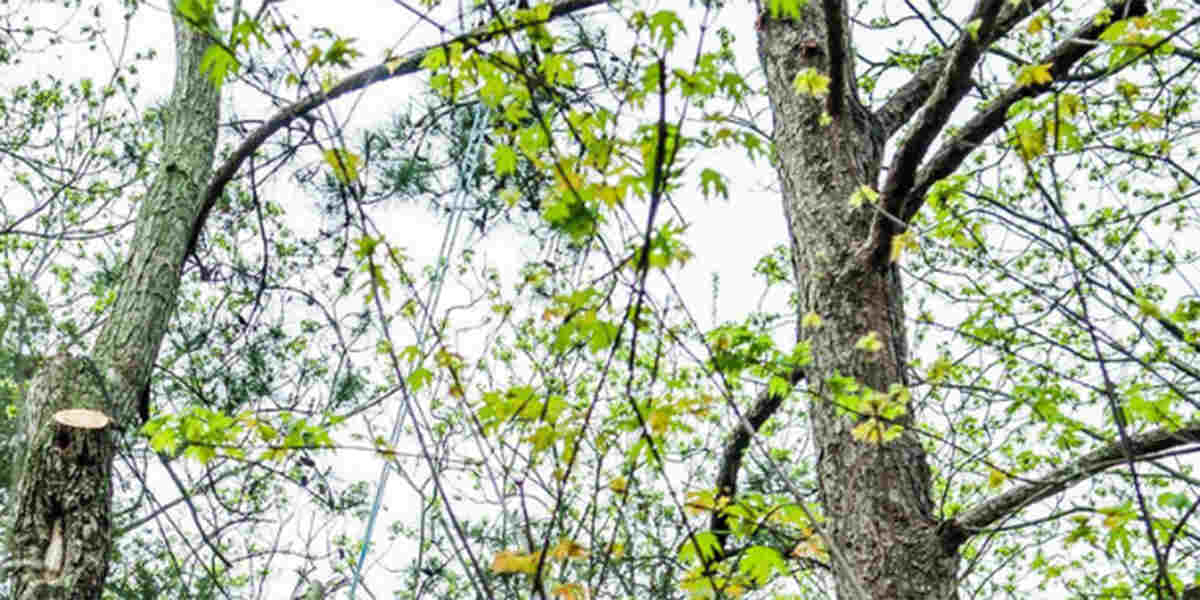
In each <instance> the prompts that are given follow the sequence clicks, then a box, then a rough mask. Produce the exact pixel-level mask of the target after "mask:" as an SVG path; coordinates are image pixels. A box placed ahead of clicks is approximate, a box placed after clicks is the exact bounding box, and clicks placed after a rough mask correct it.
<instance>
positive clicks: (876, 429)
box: [850, 419, 884, 444]
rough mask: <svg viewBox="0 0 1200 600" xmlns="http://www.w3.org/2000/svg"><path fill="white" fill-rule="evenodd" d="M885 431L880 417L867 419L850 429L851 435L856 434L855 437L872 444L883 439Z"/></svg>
mask: <svg viewBox="0 0 1200 600" xmlns="http://www.w3.org/2000/svg"><path fill="white" fill-rule="evenodd" d="M883 433H884V427H883V423H882V422H881V421H879V420H878V419H867V420H866V421H863V422H862V423H859V424H858V425H855V426H854V429H852V430H850V435H852V436H854V439H856V440H858V441H860V442H868V443H871V444H878V443H879V442H881V441H883Z"/></svg>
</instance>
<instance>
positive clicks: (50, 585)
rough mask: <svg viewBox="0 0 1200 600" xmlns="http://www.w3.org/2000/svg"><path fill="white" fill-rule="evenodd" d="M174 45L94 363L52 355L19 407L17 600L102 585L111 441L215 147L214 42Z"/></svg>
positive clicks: (146, 369) (141, 383)
mask: <svg viewBox="0 0 1200 600" xmlns="http://www.w3.org/2000/svg"><path fill="white" fill-rule="evenodd" d="M175 42H176V70H175V83H174V89H173V91H172V94H171V99H170V102H169V104H168V109H167V110H168V113H167V119H166V131H165V136H164V144H163V148H162V162H161V166H160V168H159V171H158V173H157V174H156V175H155V178H154V181H153V182H152V184H151V187H150V190H149V192H148V193H147V195H146V197H145V198H144V199H143V200H142V202H141V206H140V207H139V209H138V219H137V228H136V231H135V233H134V238H133V242H132V244H131V246H130V251H129V257H128V259H127V261H126V263H125V264H126V266H125V270H124V273H123V278H122V282H121V288H120V290H119V295H118V298H117V301H116V303H115V305H114V306H113V307H112V308H111V309H110V310H111V312H110V314H109V316H108V320H107V322H106V324H105V325H104V327H103V329H102V330H101V332H100V335H99V339H98V341H97V343H96V347H95V349H94V351H93V352H92V354H91V356H83V357H71V356H68V355H66V354H65V353H60V354H59V355H58V356H56V357H54V358H53V359H51V360H50V361H48V364H47V365H46V366H44V367H43V368H42V370H41V371H40V372H39V373H38V375H37V377H36V378H35V379H34V381H33V383H32V385H31V386H30V392H29V394H28V395H27V397H26V401H25V409H24V416H23V419H24V436H25V441H26V443H27V445H28V451H27V452H26V453H25V457H24V459H23V460H22V461H21V463H20V464H19V465H18V467H17V469H18V472H17V473H16V474H15V477H14V480H15V483H16V496H15V499H14V511H13V524H12V529H11V537H10V539H9V556H10V561H11V562H10V566H11V567H12V568H11V575H10V576H11V577H12V580H11V581H12V589H13V597H14V598H16V599H17V600H25V599H27V598H73V599H98V598H100V597H101V592H102V590H103V587H104V580H105V577H106V575H107V573H108V561H109V558H110V556H111V550H112V519H111V513H112V493H111V492H112V489H111V488H112V482H111V477H112V466H113V458H114V453H115V450H114V449H115V441H116V438H115V436H117V435H120V434H122V433H123V432H130V431H133V430H135V429H136V428H137V427H138V426H140V424H141V422H142V418H143V416H144V413H145V411H146V409H145V407H146V406H147V402H148V397H147V395H146V394H147V391H148V385H149V380H150V370H151V368H152V367H153V365H154V361H155V358H156V357H157V355H158V349H159V345H160V344H161V342H162V339H163V336H164V334H165V333H166V328H167V324H168V321H169V319H170V317H171V313H172V312H173V311H174V309H175V298H176V292H177V290H178V288H179V280H180V271H181V268H182V265H183V261H184V259H185V257H186V255H187V248H188V242H189V239H190V236H191V229H192V225H193V223H195V222H196V220H197V216H198V215H199V214H200V210H201V206H202V203H203V195H202V192H203V190H204V186H205V184H206V183H207V181H208V178H209V175H210V172H211V170H212V163H213V151H214V148H215V146H216V138H217V119H218V110H217V109H218V101H219V95H218V92H217V90H216V89H215V88H214V86H213V85H212V84H211V83H210V81H209V79H208V76H207V75H206V74H205V73H204V72H203V70H201V68H200V62H201V58H202V57H203V55H204V52H205V50H206V49H207V48H208V46H209V44H210V41H209V39H208V37H207V36H206V35H205V34H204V33H201V32H197V31H194V30H193V29H191V28H190V27H189V26H187V25H186V24H185V23H183V21H182V19H180V18H179V17H178V16H176V17H175ZM70 408H76V409H78V408H86V409H92V410H95V411H99V412H102V413H104V414H105V415H107V416H108V418H109V419H110V422H109V424H108V426H107V427H103V428H99V429H89V428H82V427H76V426H72V425H71V424H69V422H68V423H64V422H63V421H64V420H63V419H61V418H60V419H59V420H57V421H56V420H55V419H54V416H55V413H57V412H58V411H60V410H63V409H70ZM139 413H141V414H139ZM68 421H69V420H68Z"/></svg>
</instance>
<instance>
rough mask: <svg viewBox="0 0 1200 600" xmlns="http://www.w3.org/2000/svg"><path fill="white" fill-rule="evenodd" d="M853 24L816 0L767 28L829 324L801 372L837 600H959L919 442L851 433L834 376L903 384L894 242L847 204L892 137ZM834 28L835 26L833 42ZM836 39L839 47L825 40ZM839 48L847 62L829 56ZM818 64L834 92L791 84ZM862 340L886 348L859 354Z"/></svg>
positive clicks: (795, 193) (804, 263) (765, 51)
mask: <svg viewBox="0 0 1200 600" xmlns="http://www.w3.org/2000/svg"><path fill="white" fill-rule="evenodd" d="M847 25H848V23H846V22H844V21H842V22H841V23H837V22H834V23H832V24H831V23H827V20H826V18H825V13H824V12H823V11H822V10H821V8H820V3H819V2H816V1H810V2H808V6H807V7H806V8H804V9H803V13H802V17H801V18H800V19H799V20H792V19H787V18H777V19H772V18H764V20H763V22H762V27H761V31H760V33H759V56H760V59H761V60H762V63H763V66H764V68H765V69H766V79H767V82H768V93H769V96H770V101H771V107H772V109H773V113H774V117H775V123H774V141H775V151H776V156H775V160H776V166H777V169H778V172H779V179H780V182H781V185H782V192H783V208H784V214H785V216H786V219H787V225H788V231H789V232H790V234H791V241H792V256H793V268H794V270H795V279H796V287H797V289H796V291H797V295H798V298H799V308H798V311H799V314H800V315H801V316H803V315H806V314H808V313H810V312H812V313H815V314H816V315H818V316H819V317H820V318H821V319H822V321H823V323H822V325H821V326H820V327H817V328H810V329H803V330H801V331H800V332H799V335H800V337H801V338H807V339H809V340H810V341H811V343H812V356H813V362H812V364H811V365H810V366H808V367H807V368H806V378H807V380H808V392H809V395H810V397H811V409H810V413H811V426H812V434H813V439H814V442H815V447H816V450H817V456H816V460H817V473H818V478H819V483H820V498H821V502H822V505H823V509H824V516H825V518H826V519H827V522H826V526H827V527H828V531H827V532H828V534H829V535H830V537H831V538H832V539H830V540H827V544H829V545H831V546H836V549H837V550H838V551H839V553H840V554H841V557H842V558H844V560H845V564H839V562H840V561H838V560H834V561H833V562H834V573H835V578H836V580H837V589H838V596H839V597H841V598H858V597H859V596H860V595H861V593H865V594H866V595H867V596H868V597H869V598H873V599H884V598H887V599H889V600H895V599H909V598H912V599H917V598H919V599H921V600H929V599H935V598H936V599H945V598H956V597H957V593H956V583H957V580H956V573H957V568H958V562H959V561H958V553H957V545H958V543H957V542H956V541H955V540H954V539H952V536H950V535H947V536H945V537H946V538H947V539H945V540H943V536H941V535H940V532H941V531H942V528H939V524H938V521H937V518H936V517H935V515H934V514H933V503H932V501H931V499H930V484H931V476H930V469H929V464H928V461H927V459H926V453H925V450H924V449H923V448H922V446H921V444H920V441H919V440H918V438H917V437H916V436H915V435H914V434H912V433H911V432H909V431H907V430H906V431H905V432H904V433H903V434H901V435H900V436H899V437H898V438H896V439H894V440H892V441H888V442H883V443H875V442H870V441H867V442H862V441H858V440H856V439H855V438H854V437H853V436H852V435H851V430H852V429H853V428H854V427H855V426H856V425H858V424H859V423H861V422H862V421H863V420H864V419H865V418H866V417H863V416H855V415H848V414H846V413H845V411H839V409H838V406H837V403H836V402H835V400H834V394H835V390H834V386H831V383H830V377H832V376H835V375H839V376H842V377H850V378H853V379H855V380H856V381H857V382H858V383H859V385H862V386H867V387H870V388H872V389H874V390H876V391H878V392H881V393H886V392H887V391H888V390H889V388H890V387H891V386H893V385H895V384H898V385H906V381H905V373H904V369H905V363H906V360H907V359H906V355H907V347H906V344H907V342H906V334H905V325H904V320H903V294H902V289H901V284H900V279H899V272H898V270H897V268H896V265H895V264H894V263H892V262H890V261H889V260H888V253H887V252H886V248H884V249H882V250H884V252H882V253H881V252H880V250H881V248H879V245H880V244H881V243H883V242H882V241H881V240H882V238H880V237H879V236H878V235H874V234H875V233H877V232H875V231H874V223H875V220H876V212H875V210H874V209H873V207H871V206H861V207H858V208H851V206H850V204H849V200H850V198H851V196H852V194H854V192H855V191H856V190H858V189H859V187H860V186H863V185H866V186H870V187H872V188H874V187H876V182H877V181H878V177H879V171H880V163H881V160H882V154H883V146H884V143H885V139H886V137H887V135H886V133H885V131H884V128H883V127H882V125H881V124H880V123H878V122H877V121H876V120H875V119H874V118H873V117H872V115H871V114H870V113H869V112H867V111H866V109H865V108H863V107H862V106H861V105H860V104H859V102H858V99H857V94H856V92H855V85H854V77H853V73H852V72H851V68H850V64H851V62H852V61H850V60H846V59H845V57H847V56H853V55H852V54H850V48H851V45H850V40H849V33H848V31H849V28H848V26H847ZM831 27H840V32H839V31H833V34H834V35H833V36H830V35H829V33H830V28H831ZM831 37H832V38H833V39H840V40H841V47H840V48H838V47H836V46H834V47H832V48H831V47H830V46H829V44H827V42H826V40H827V39H830V38H831ZM838 52H840V53H841V55H840V59H839V57H838V56H832V55H834V54H836V53H838ZM831 66H832V68H833V69H834V71H835V72H832V73H831V72H830V69H831ZM810 67H811V68H813V69H814V70H815V71H816V72H819V73H822V74H827V73H828V74H830V76H831V90H830V94H829V95H828V96H827V97H825V98H820V99H818V98H815V97H813V96H809V95H803V94H801V93H798V92H797V91H796V89H795V88H794V87H793V81H794V79H795V77H796V75H797V74H798V73H801V72H804V71H805V70H806V69H808V68H810ZM839 67H840V69H839ZM823 115H825V117H824V118H823ZM823 122H824V124H823ZM881 256H882V259H881V258H880V257H881ZM868 335H874V336H876V338H877V339H878V340H879V341H880V342H881V343H882V349H881V350H878V351H874V352H871V351H866V350H859V349H856V348H855V345H856V342H858V341H859V340H860V339H862V338H864V337H865V336H868ZM899 423H900V424H902V425H905V426H907V425H910V424H911V423H912V418H911V416H910V415H906V416H904V417H901V419H900V420H899ZM834 558H835V559H836V558H837V557H836V556H835V557H834ZM847 567H848V568H847ZM860 591H861V592H860Z"/></svg>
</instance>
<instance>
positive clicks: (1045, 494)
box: [950, 422, 1200, 539]
mask: <svg viewBox="0 0 1200 600" xmlns="http://www.w3.org/2000/svg"><path fill="white" fill-rule="evenodd" d="M1128 440H1129V446H1128V448H1127V447H1126V446H1125V444H1124V443H1122V442H1121V441H1120V440H1117V441H1113V442H1110V443H1108V444H1106V445H1105V446H1103V447H1101V448H1099V449H1097V450H1094V451H1092V452H1091V453H1088V454H1086V455H1084V456H1082V457H1080V458H1079V460H1077V461H1075V462H1074V463H1072V464H1069V465H1067V466H1064V467H1062V468H1059V469H1057V470H1055V471H1054V472H1052V473H1050V474H1049V475H1048V476H1047V477H1045V478H1044V479H1042V480H1041V481H1036V482H1032V483H1026V484H1024V485H1020V486H1018V487H1015V488H1013V489H1011V490H1008V491H1007V492H1004V493H1002V494H1000V495H998V496H994V497H992V498H990V499H988V500H986V501H984V502H983V503H982V504H979V505H978V506H975V507H974V508H971V509H969V510H967V511H966V512H964V513H962V514H961V515H959V517H958V518H956V519H955V520H954V521H953V522H952V523H951V524H950V525H951V527H952V528H953V529H954V530H956V531H957V532H958V533H959V534H961V535H962V536H963V539H965V538H966V537H969V536H971V535H974V534H976V533H979V532H981V531H983V530H985V529H987V528H988V527H990V526H992V525H993V524H995V523H996V522H998V521H1000V520H1002V519H1005V518H1008V517H1010V516H1012V515H1014V514H1016V513H1017V512H1018V511H1020V510H1021V509H1022V508H1025V507H1026V506H1029V505H1031V504H1034V503H1035V502H1038V501H1041V500H1044V499H1046V498H1049V497H1051V496H1053V495H1055V494H1058V493H1060V492H1062V491H1064V490H1066V489H1068V488H1070V487H1071V486H1073V485H1075V484H1077V483H1079V482H1081V481H1084V480H1085V479H1088V478H1089V477H1091V476H1093V475H1096V474H1097V473H1100V472H1102V471H1105V470H1107V469H1109V468H1111V467H1115V466H1119V465H1122V464H1127V462H1128V461H1129V460H1137V461H1144V460H1149V459H1151V458H1153V457H1154V455H1156V454H1158V453H1160V452H1163V451H1166V450H1170V449H1173V448H1178V447H1180V446H1186V445H1189V444H1197V443H1200V422H1193V423H1192V424H1190V425H1188V426H1186V427H1182V428H1179V429H1156V430H1154V431H1150V432H1147V433H1143V434H1140V435H1133V436H1130V437H1129V438H1128ZM1127 452H1129V454H1126V453H1127Z"/></svg>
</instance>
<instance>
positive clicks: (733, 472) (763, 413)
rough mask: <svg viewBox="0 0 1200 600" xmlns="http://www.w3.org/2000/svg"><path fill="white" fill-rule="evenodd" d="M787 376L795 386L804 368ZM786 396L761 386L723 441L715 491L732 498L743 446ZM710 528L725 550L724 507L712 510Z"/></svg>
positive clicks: (727, 523) (727, 534) (747, 443)
mask: <svg viewBox="0 0 1200 600" xmlns="http://www.w3.org/2000/svg"><path fill="white" fill-rule="evenodd" d="M788 379H789V381H788V383H790V384H791V385H793V386H794V385H796V384H797V383H799V382H800V380H801V379H804V371H803V370H802V369H793V370H792V372H791V374H790V375H789V377H788ZM786 396H787V394H773V393H771V392H770V391H769V390H763V392H762V394H761V395H759V397H758V399H757V400H755V401H754V406H752V407H751V408H750V410H749V411H748V412H747V413H746V415H745V416H746V418H745V422H744V423H741V422H739V423H738V424H737V425H736V426H735V427H734V430H733V433H732V434H730V435H729V438H728V439H727V440H726V441H725V449H724V451H723V452H721V466H720V469H719V470H718V471H717V482H716V484H717V495H719V496H725V497H726V498H729V499H731V500H732V499H733V497H734V495H736V494H737V482H738V471H740V470H741V468H742V457H743V456H745V454H746V448H748V447H749V446H750V438H752V437H754V434H755V433H756V432H758V430H759V428H761V427H762V426H763V423H766V422H767V419H769V418H771V415H774V414H775V411H776V410H778V409H779V405H780V404H783V400H784V398H785V397H786ZM710 528H711V529H712V531H713V533H714V534H715V535H716V536H717V546H718V547H719V548H721V550H722V552H724V551H725V540H726V539H727V538H728V537H729V518H728V517H727V516H726V515H725V513H724V511H721V510H714V511H713V514H712V520H711V523H710Z"/></svg>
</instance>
